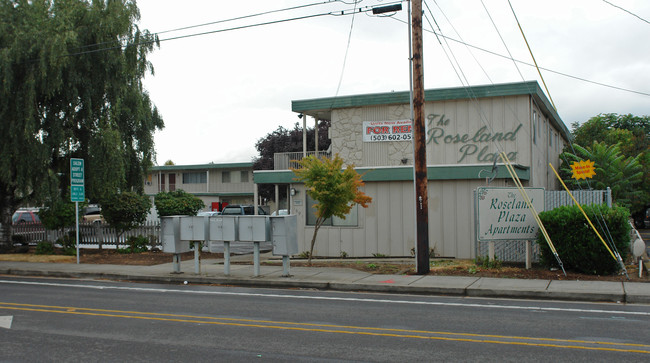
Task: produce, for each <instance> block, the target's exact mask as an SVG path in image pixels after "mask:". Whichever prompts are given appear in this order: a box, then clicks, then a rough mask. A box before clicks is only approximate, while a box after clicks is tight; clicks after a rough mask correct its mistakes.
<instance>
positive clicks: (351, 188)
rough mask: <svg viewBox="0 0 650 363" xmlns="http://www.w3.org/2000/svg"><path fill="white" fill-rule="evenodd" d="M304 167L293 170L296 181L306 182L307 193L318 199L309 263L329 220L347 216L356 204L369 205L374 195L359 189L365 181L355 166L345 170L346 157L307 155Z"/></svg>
mask: <svg viewBox="0 0 650 363" xmlns="http://www.w3.org/2000/svg"><path fill="white" fill-rule="evenodd" d="M300 166H301V167H302V168H300V169H291V170H292V171H293V172H294V173H295V174H296V180H298V181H302V182H303V183H305V187H306V188H307V195H309V196H310V197H311V198H312V199H314V200H315V201H316V202H317V203H316V204H315V205H314V208H316V225H315V226H314V236H313V237H312V239H311V247H310V249H309V260H308V263H310V264H311V257H312V255H313V253H314V244H315V243H316V235H317V234H318V229H319V228H320V227H321V226H322V225H323V223H324V222H325V220H327V219H328V218H331V217H332V216H337V217H339V218H343V219H345V215H346V214H348V213H349V212H350V209H352V206H353V205H354V204H359V205H361V206H362V207H364V208H367V207H368V203H370V202H372V198H371V197H369V196H367V195H366V194H364V193H363V192H362V191H361V190H359V188H361V187H362V186H363V185H364V183H363V181H362V180H361V175H359V173H357V172H356V170H354V165H348V166H347V167H346V168H345V169H343V159H341V157H339V156H338V154H337V155H335V156H334V158H333V159H327V158H322V159H318V158H317V157H315V156H307V157H305V158H303V159H302V160H301V161H300Z"/></svg>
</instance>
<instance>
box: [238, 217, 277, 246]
mask: <svg viewBox="0 0 650 363" xmlns="http://www.w3.org/2000/svg"><path fill="white" fill-rule="evenodd" d="M237 224H238V233H239V236H238V237H239V238H238V240H239V241H243V242H264V241H269V240H270V238H269V237H270V236H269V218H268V217H267V216H239V217H238V222H237Z"/></svg>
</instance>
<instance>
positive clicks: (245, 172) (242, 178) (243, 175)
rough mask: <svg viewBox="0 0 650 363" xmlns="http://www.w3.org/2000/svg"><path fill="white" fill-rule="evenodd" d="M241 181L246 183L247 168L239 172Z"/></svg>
mask: <svg viewBox="0 0 650 363" xmlns="http://www.w3.org/2000/svg"><path fill="white" fill-rule="evenodd" d="M241 182H242V183H248V170H242V172H241Z"/></svg>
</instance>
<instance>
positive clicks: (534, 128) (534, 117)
mask: <svg viewBox="0 0 650 363" xmlns="http://www.w3.org/2000/svg"><path fill="white" fill-rule="evenodd" d="M533 144H535V145H537V111H534V110H533Z"/></svg>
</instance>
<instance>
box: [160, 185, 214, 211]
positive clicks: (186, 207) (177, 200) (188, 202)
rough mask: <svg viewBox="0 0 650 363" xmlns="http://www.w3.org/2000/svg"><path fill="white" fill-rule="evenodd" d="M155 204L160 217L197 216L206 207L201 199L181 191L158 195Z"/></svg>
mask: <svg viewBox="0 0 650 363" xmlns="http://www.w3.org/2000/svg"><path fill="white" fill-rule="evenodd" d="M154 204H155V205H156V210H157V211H158V215H159V216H160V217H164V216H174V215H181V216H195V215H196V213H197V212H198V211H200V210H201V209H202V208H203V207H205V204H204V203H203V201H202V200H201V199H199V198H198V197H196V196H194V195H192V194H190V193H187V192H185V191H184V190H181V189H176V190H175V191H173V192H164V191H163V192H160V193H158V194H156V197H155V199H154Z"/></svg>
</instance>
